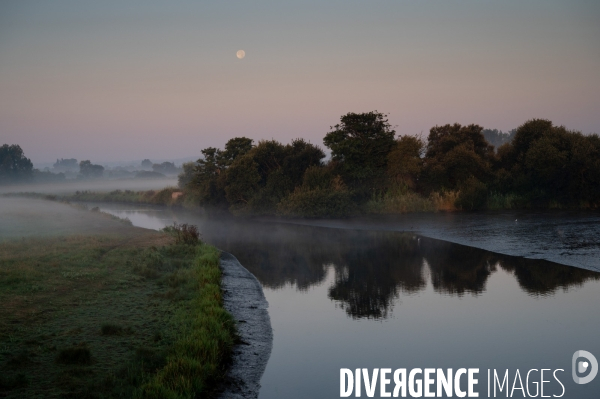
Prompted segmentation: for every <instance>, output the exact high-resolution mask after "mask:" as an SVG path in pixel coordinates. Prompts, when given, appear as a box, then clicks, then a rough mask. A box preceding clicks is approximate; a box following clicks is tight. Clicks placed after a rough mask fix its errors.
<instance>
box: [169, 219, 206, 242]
mask: <svg viewBox="0 0 600 399" xmlns="http://www.w3.org/2000/svg"><path fill="white" fill-rule="evenodd" d="M163 231H164V232H166V233H169V234H172V235H173V236H174V237H175V243H176V244H184V245H195V244H198V243H200V231H199V230H198V227H197V226H195V225H193V224H187V223H182V224H177V223H173V225H172V226H167V227H165V228H164V229H163Z"/></svg>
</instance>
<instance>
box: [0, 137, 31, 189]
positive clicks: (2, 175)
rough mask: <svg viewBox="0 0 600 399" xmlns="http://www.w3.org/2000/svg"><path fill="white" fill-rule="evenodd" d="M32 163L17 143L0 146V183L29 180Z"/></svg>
mask: <svg viewBox="0 0 600 399" xmlns="http://www.w3.org/2000/svg"><path fill="white" fill-rule="evenodd" d="M32 174H33V164H32V163H31V160H29V158H26V157H25V155H24V154H23V150H22V149H21V147H20V146H18V145H16V144H15V145H8V144H4V145H2V147H0V183H6V182H16V181H26V180H30V179H31V177H32Z"/></svg>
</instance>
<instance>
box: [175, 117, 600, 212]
mask: <svg viewBox="0 0 600 399" xmlns="http://www.w3.org/2000/svg"><path fill="white" fill-rule="evenodd" d="M486 137H488V139H489V140H490V141H492V143H493V144H495V145H499V146H498V148H496V149H495V148H494V145H492V144H491V143H490V141H488V140H486ZM323 143H324V144H325V146H326V147H327V148H329V149H330V150H331V159H330V160H329V161H327V162H324V158H325V153H324V152H323V150H322V149H321V148H319V147H318V146H316V145H314V144H311V143H308V142H306V141H304V140H303V139H296V140H294V141H292V142H291V143H290V144H282V143H280V142H278V141H275V140H266V141H260V142H258V144H256V145H255V144H254V143H253V140H251V139H249V138H245V137H236V138H233V139H231V140H229V141H228V142H227V144H226V145H225V148H224V149H217V148H213V147H209V148H206V149H204V150H202V154H203V158H201V159H199V160H198V161H197V162H195V163H187V164H184V166H183V173H182V174H181V175H180V176H179V184H180V186H181V187H182V188H184V189H185V190H186V195H188V196H192V197H193V200H194V201H196V202H197V203H198V204H199V205H201V206H204V207H214V208H220V209H228V210H229V211H231V212H233V213H236V214H280V215H296V216H306V217H319V216H332V217H337V216H344V215H349V214H353V213H358V212H369V213H395V212H407V211H431V210H440V209H445V210H452V209H465V210H472V209H506V208H532V207H534V208H552V207H577V208H595V207H597V206H598V205H599V204H600V138H599V137H598V135H595V134H594V135H589V136H585V135H582V134H581V133H579V132H574V131H570V130H567V129H566V128H565V127H563V126H554V125H553V124H552V122H550V121H548V120H542V119H534V120H530V121H528V122H526V123H524V124H523V125H521V126H520V127H519V128H518V129H516V130H513V131H511V132H508V133H503V132H501V131H497V130H484V129H483V128H482V127H481V126H478V125H468V126H462V125H460V124H453V125H450V124H448V125H444V126H435V127H433V128H431V130H430V132H429V135H428V137H427V139H423V138H421V137H418V136H399V137H396V132H395V131H394V130H393V129H392V127H391V126H390V124H389V123H388V120H387V118H386V116H385V115H384V114H381V113H379V112H377V111H373V112H367V113H362V114H356V113H348V114H346V115H344V116H342V117H341V119H340V123H339V124H337V125H335V126H332V127H331V130H330V131H329V132H328V133H327V134H326V135H325V137H324V139H323Z"/></svg>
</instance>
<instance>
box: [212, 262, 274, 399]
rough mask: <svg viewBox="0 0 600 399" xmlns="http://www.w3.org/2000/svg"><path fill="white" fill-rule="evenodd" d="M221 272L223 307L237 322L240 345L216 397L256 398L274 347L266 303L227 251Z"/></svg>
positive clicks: (250, 277)
mask: <svg viewBox="0 0 600 399" xmlns="http://www.w3.org/2000/svg"><path fill="white" fill-rule="evenodd" d="M221 273H222V275H221V289H222V291H223V307H224V308H225V310H227V311H228V312H229V313H230V314H231V315H232V316H233V318H234V319H235V321H236V324H237V330H238V334H239V336H240V342H239V343H238V344H236V346H235V347H234V348H233V352H232V362H231V365H230V367H229V369H228V370H227V373H226V375H225V381H224V383H223V384H222V387H221V391H220V392H219V393H218V395H217V398H223V399H225V398H227V399H230V398H231V399H237V398H258V393H259V391H260V379H261V377H262V375H263V373H264V371H265V368H266V367H267V362H268V361H269V357H270V356H271V349H272V347H273V329H272V327H271V319H270V317H269V313H268V310H267V309H268V307H269V304H268V302H267V300H266V298H265V295H264V293H263V289H262V286H261V284H260V282H259V281H258V280H257V279H256V277H255V276H254V275H253V274H252V273H250V271H248V269H246V268H245V267H244V266H242V264H240V262H239V261H238V260H237V258H236V257H235V256H233V255H232V254H230V253H228V252H222V253H221Z"/></svg>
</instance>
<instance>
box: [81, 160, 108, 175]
mask: <svg viewBox="0 0 600 399" xmlns="http://www.w3.org/2000/svg"><path fill="white" fill-rule="evenodd" d="M103 174H104V166H102V165H94V164H93V163H92V162H91V161H89V160H86V161H81V162H79V176H80V177H81V178H85V179H89V178H98V177H102V175H103Z"/></svg>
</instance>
